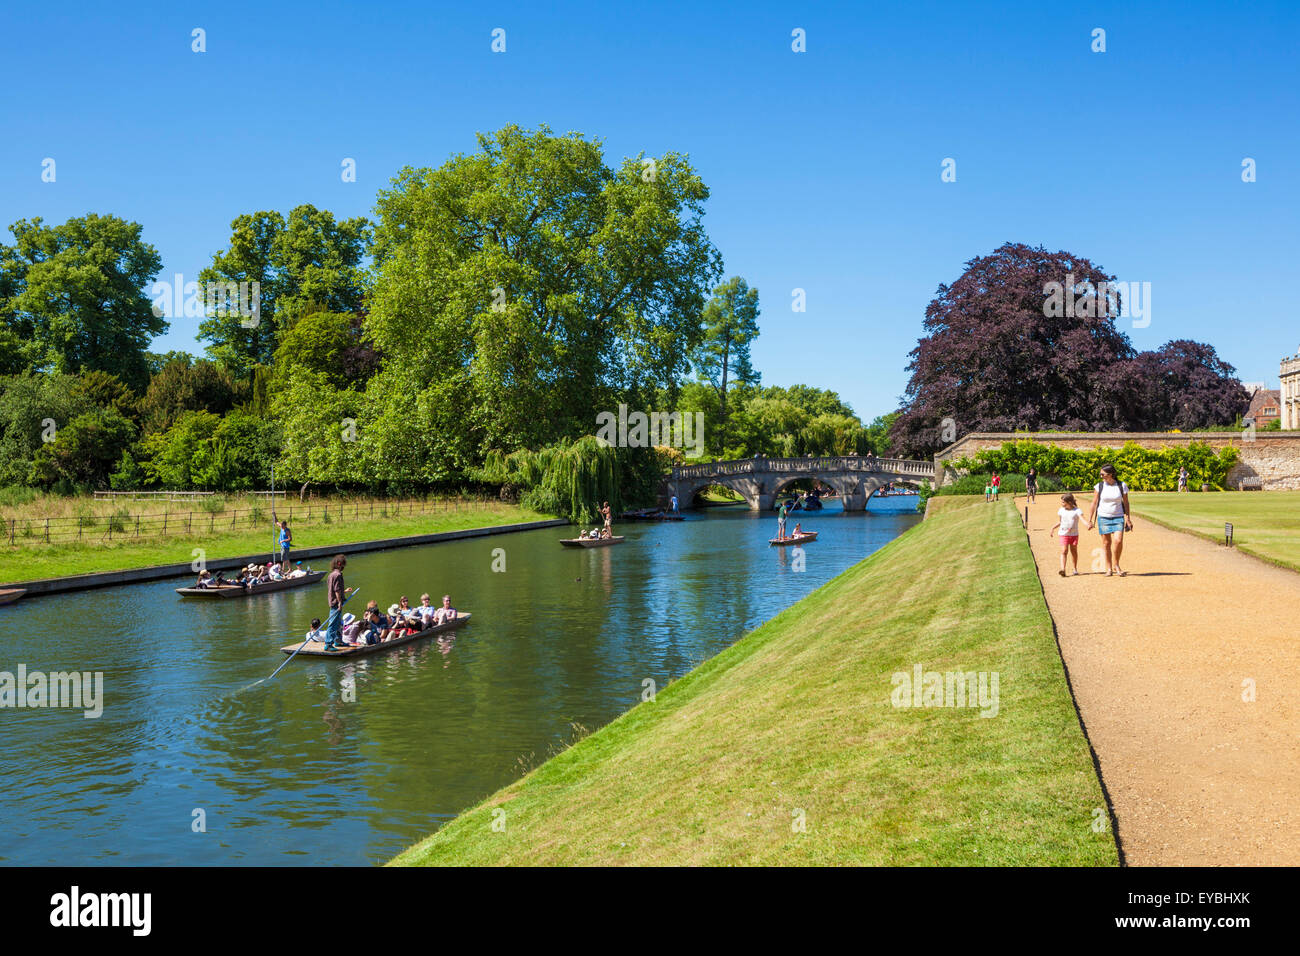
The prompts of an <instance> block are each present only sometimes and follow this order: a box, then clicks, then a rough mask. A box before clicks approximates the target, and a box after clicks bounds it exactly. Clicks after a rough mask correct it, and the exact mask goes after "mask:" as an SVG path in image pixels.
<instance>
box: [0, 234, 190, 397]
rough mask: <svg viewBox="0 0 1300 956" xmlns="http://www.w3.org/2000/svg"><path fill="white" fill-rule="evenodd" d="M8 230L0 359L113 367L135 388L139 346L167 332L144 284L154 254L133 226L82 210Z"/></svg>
mask: <svg viewBox="0 0 1300 956" xmlns="http://www.w3.org/2000/svg"><path fill="white" fill-rule="evenodd" d="M10 231H11V233H12V234H13V236H14V240H15V241H14V244H13V245H12V246H5V245H3V244H0V296H3V298H0V324H2V331H0V366H3V367H5V368H6V369H8V370H11V371H18V370H21V369H26V368H31V369H38V370H40V369H51V370H53V371H56V372H60V373H64V374H75V373H77V372H80V371H82V370H83V369H87V370H92V369H93V370H99V371H104V372H113V373H114V374H116V375H118V376H119V377H120V378H121V379H122V380H123V381H124V382H126V384H127V385H129V386H130V387H132V388H142V387H143V386H144V384H145V382H146V381H147V379H148V366H147V364H146V361H145V350H146V348H147V347H148V346H149V343H150V342H151V341H152V339H153V337H154V336H156V335H161V334H162V333H163V332H164V331H166V329H167V323H166V321H164V320H163V318H162V317H161V316H159V315H155V314H154V311H153V305H152V303H151V302H150V300H149V298H148V297H147V296H146V295H145V291H144V290H145V287H146V286H147V285H149V284H150V283H151V282H152V281H153V279H154V277H155V276H156V275H157V274H158V270H159V269H160V268H161V267H162V260H161V259H160V258H159V256H158V252H157V250H156V249H154V247H153V246H151V245H149V244H148V243H147V242H145V241H144V240H143V239H142V238H141V234H142V232H143V228H142V227H141V226H140V225H139V224H138V223H134V222H127V221H126V220H124V219H119V218H118V217H116V216H101V215H96V214H94V213H92V214H90V215H87V216H81V217H76V218H73V219H69V220H68V221H67V222H65V223H63V224H62V225H59V226H47V225H45V223H44V221H43V220H41V219H40V218H36V219H30V220H28V219H24V220H21V221H19V222H17V223H15V224H14V225H12V226H11V227H10Z"/></svg>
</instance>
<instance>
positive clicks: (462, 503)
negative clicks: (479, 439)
mask: <svg viewBox="0 0 1300 956" xmlns="http://www.w3.org/2000/svg"><path fill="white" fill-rule="evenodd" d="M494 504H498V502H496V500H495V499H492V498H488V497H486V496H479V497H473V498H471V497H465V496H461V497H457V498H437V499H410V500H403V499H391V500H390V499H383V500H378V501H376V500H373V499H367V500H363V499H355V500H346V499H341V500H338V501H323V500H320V501H305V502H295V503H290V504H287V505H280V506H277V507H276V508H275V509H271V508H270V507H269V506H267V507H257V506H254V507H252V508H244V509H234V510H229V511H227V510H225V509H224V508H222V509H220V510H205V509H190V510H183V511H182V510H177V511H171V510H164V511H163V512H161V513H154V514H130V513H128V512H126V511H121V512H118V513H116V514H111V515H91V514H83V515H78V516H76V517H45V518H41V517H31V518H20V517H10V518H8V519H7V520H5V521H4V527H3V534H4V540H5V541H7V543H8V544H10V545H21V544H69V543H73V542H82V543H94V542H98V541H118V540H121V539H124V538H152V537H166V536H168V535H195V534H209V535H215V534H230V533H235V532H238V531H240V530H241V529H242V530H253V529H255V528H258V527H263V526H264V527H265V528H266V531H267V534H268V536H269V535H270V534H271V533H272V532H273V530H274V528H273V526H272V524H271V522H272V516H271V515H272V510H274V512H275V516H276V517H277V518H280V519H282V520H284V521H287V522H288V523H289V528H290V530H292V529H293V528H294V527H295V526H299V527H301V526H302V525H328V524H334V523H336V522H346V521H348V520H352V521H360V520H365V521H371V520H375V519H379V520H385V519H398V518H411V517H416V516H419V515H426V514H430V515H431V514H450V513H453V512H465V511H483V510H486V509H488V508H490V507H492V506H493V505H494Z"/></svg>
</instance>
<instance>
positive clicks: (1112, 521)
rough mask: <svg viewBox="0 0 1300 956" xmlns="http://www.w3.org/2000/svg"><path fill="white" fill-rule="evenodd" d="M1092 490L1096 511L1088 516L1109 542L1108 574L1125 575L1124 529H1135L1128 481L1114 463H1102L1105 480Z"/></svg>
mask: <svg viewBox="0 0 1300 956" xmlns="http://www.w3.org/2000/svg"><path fill="white" fill-rule="evenodd" d="M1092 490H1093V496H1092V513H1091V514H1090V515H1089V516H1088V523H1089V524H1090V525H1091V524H1094V523H1095V524H1096V526H1097V530H1098V531H1099V532H1100V533H1101V540H1102V541H1103V542H1104V544H1105V547H1106V576H1107V577H1110V576H1112V575H1115V574H1118V575H1119V576H1120V577H1124V576H1125V575H1126V574H1127V573H1128V572H1127V571H1125V570H1124V569H1123V568H1121V567H1120V563H1119V562H1120V557H1121V556H1122V555H1123V554H1124V532H1125V531H1132V530H1133V521H1132V518H1131V517H1130V513H1129V503H1128V485H1126V484H1124V482H1122V481H1120V480H1119V475H1118V473H1116V471H1115V466H1114V465H1102V466H1101V481H1099V482H1098V483H1097V484H1096V485H1095V486H1094V487H1093V489H1092ZM1112 539H1113V540H1112Z"/></svg>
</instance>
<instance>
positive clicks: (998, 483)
mask: <svg viewBox="0 0 1300 956" xmlns="http://www.w3.org/2000/svg"><path fill="white" fill-rule="evenodd" d="M990 483H991V484H992V485H993V500H994V501H997V500H998V492H999V491H1001V490H1002V476H1001V475H999V474H996V473H995V474H994V475H993V480H992V481H991V482H990Z"/></svg>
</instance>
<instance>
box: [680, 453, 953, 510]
mask: <svg viewBox="0 0 1300 956" xmlns="http://www.w3.org/2000/svg"><path fill="white" fill-rule="evenodd" d="M801 478H804V479H807V478H816V479H819V480H820V481H821V482H822V483H823V484H826V485H830V487H831V488H833V489H834V490H835V491H836V492H837V493H838V494H839V495H840V499H841V501H843V503H844V510H845V511H862V510H863V509H865V508H866V507H867V499H868V498H870V497H871V495H872V493H873V492H875V491H876V489H878V488H882V487H884V486H886V485H888V484H889V483H890V482H891V481H892V482H895V483H904V484H913V485H916V484H920V482H921V481H922V479H933V478H934V462H933V461H909V460H907V459H904V458H876V457H875V456H874V455H867V456H859V455H845V456H840V457H833V458H747V459H744V460H743V461H714V462H706V463H704V464H700V465H679V466H677V467H676V468H674V469H673V471H672V474H671V475H670V476H669V477H668V478H666V479H665V480H664V484H663V487H662V489H661V494H662V496H663V499H664V501H667V500H668V499H669V498H670V497H672V496H673V495H676V496H677V499H678V501H679V502H680V503H681V506H682V507H684V508H689V507H691V503H692V501H693V500H694V498H695V495H696V493H697V492H699V491H701V490H703V489H704V488H706V487H708V486H709V485H722V486H723V487H725V488H730V489H731V490H732V491H735V492H737V493H738V494H739V495H741V496H742V497H743V498H744V499H745V500H746V501H747V502H749V507H750V509H751V510H753V511H767V510H768V509H770V508H771V507H772V506H773V505H774V504H775V503H776V500H777V496H778V495H780V493H781V491H782V489H784V488H785V487H786V486H787V485H789V484H791V483H793V482H795V481H798V480H799V479H801Z"/></svg>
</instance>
